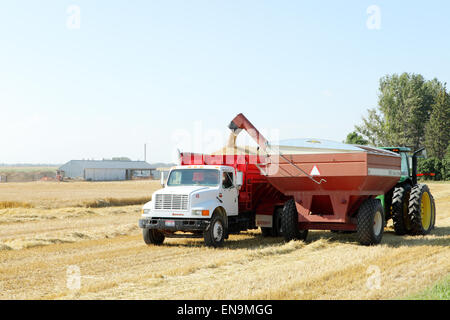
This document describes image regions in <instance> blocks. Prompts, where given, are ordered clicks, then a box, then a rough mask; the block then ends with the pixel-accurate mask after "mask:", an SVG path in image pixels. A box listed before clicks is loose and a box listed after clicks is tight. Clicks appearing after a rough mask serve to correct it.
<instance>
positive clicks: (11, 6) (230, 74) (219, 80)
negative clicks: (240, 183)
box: [0, 0, 450, 163]
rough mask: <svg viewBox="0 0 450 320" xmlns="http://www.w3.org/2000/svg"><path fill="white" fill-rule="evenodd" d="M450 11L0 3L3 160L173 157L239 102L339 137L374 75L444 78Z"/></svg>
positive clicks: (442, 6) (270, 125)
mask: <svg viewBox="0 0 450 320" xmlns="http://www.w3.org/2000/svg"><path fill="white" fill-rule="evenodd" d="M71 5H76V6H78V7H79V9H80V25H79V26H80V28H79V29H70V28H68V26H67V21H68V19H69V18H70V15H71V13H70V12H68V11H67V10H68V8H69V6H71ZM371 5H376V6H377V7H378V8H379V9H380V13H381V15H380V27H381V28H380V29H378V30H373V29H369V28H368V27H367V25H366V22H367V20H368V19H369V18H370V15H369V14H368V13H367V8H368V7H370V6H371ZM449 14H450V2H448V1H444V0H443V1H376V0H372V1H261V0H259V1H249V0H245V1H235V0H227V1H224V0H222V1H215V0H208V1H206V0H203V1H197V0H192V1H187V0H185V1H172V0H165V1H162V0H161V1H137V0H136V1H100V0H99V1H81V0H78V1H77V0H73V1H61V0H58V1H56V0H54V1H45V0H42V1H31V0H30V1H20V0H18V1H3V2H2V3H1V4H0V109H1V110H0V111H1V113H0V114H1V122H0V163H2V162H6V163H16V162H27V163H29V162H41V163H43V162H45V163H62V162H66V161H68V160H70V159H83V158H95V159H101V158H109V157H113V156H128V157H131V158H133V159H142V158H143V144H144V143H147V144H148V148H147V149H148V155H147V159H148V161H150V162H156V161H171V160H172V157H173V150H174V149H175V148H176V147H179V148H181V149H182V150H186V151H188V150H193V151H204V152H208V151H209V152H211V151H214V150H215V149H218V148H220V146H221V145H223V143H224V142H225V141H226V138H227V132H228V131H227V128H226V126H227V124H228V123H229V121H230V120H231V119H232V118H233V117H234V116H235V115H236V114H237V113H239V112H243V113H244V114H246V115H247V117H248V118H249V119H250V120H251V121H252V122H253V123H254V124H255V125H256V126H257V127H258V128H261V129H263V130H267V132H269V135H270V132H272V131H274V130H275V131H276V132H277V133H276V134H275V135H274V136H276V137H279V138H281V139H283V138H299V137H316V138H323V139H331V140H337V141H341V140H343V139H344V138H345V136H346V135H347V133H348V132H350V131H352V130H353V128H354V125H355V124H358V123H359V122H360V119H361V117H362V116H363V115H365V112H366V110H367V108H370V107H374V106H376V104H377V90H378V81H379V79H380V77H382V76H384V75H386V74H392V73H401V72H405V71H406V72H415V73H421V74H423V75H424V76H425V77H426V78H428V79H431V78H434V77H437V78H438V79H439V80H441V81H443V82H450V63H449V58H450V41H448V34H449V33H450V19H448V16H449ZM199 128H200V129H199ZM195 132H197V133H198V134H197V136H200V137H201V138H202V139H206V140H207V141H206V140H202V141H203V142H204V143H203V144H202V143H197V142H192V140H193V139H194V138H193V136H196V134H195ZM181 133H185V135H189V134H191V136H190V137H189V138H186V139H184V140H180V139H178V140H177V138H176V137H178V136H180V134H181ZM205 137H206V138H205ZM188 140H191V143H189V141H188ZM186 141H187V142H186ZM205 141H206V142H205Z"/></svg>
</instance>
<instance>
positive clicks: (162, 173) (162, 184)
mask: <svg viewBox="0 0 450 320" xmlns="http://www.w3.org/2000/svg"><path fill="white" fill-rule="evenodd" d="M164 182H165V181H164V171H161V187H163V188H164V187H165V183H164Z"/></svg>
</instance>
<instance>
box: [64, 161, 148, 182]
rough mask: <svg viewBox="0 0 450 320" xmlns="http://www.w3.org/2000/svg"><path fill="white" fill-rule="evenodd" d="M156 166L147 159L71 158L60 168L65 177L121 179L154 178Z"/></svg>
mask: <svg viewBox="0 0 450 320" xmlns="http://www.w3.org/2000/svg"><path fill="white" fill-rule="evenodd" d="M155 169H156V168H155V167H153V166H151V165H150V164H148V163H147V162H145V161H115V160H71V161H69V162H67V163H66V164H64V165H62V166H61V167H59V169H58V174H59V175H61V176H62V177H63V178H70V179H84V180H87V181H120V180H131V179H133V178H137V179H142V178H152V177H153V171H154V170H155Z"/></svg>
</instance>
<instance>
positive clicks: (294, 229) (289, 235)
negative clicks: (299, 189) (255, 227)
mask: <svg viewBox="0 0 450 320" xmlns="http://www.w3.org/2000/svg"><path fill="white" fill-rule="evenodd" d="M281 228H282V230H283V237H284V239H285V240H286V241H290V240H294V239H297V240H306V237H307V236H308V230H300V229H299V228H298V212H297V208H296V206H295V201H294V200H293V199H291V200H288V201H286V203H285V204H284V207H283V214H282V215H281Z"/></svg>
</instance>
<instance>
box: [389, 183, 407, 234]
mask: <svg viewBox="0 0 450 320" xmlns="http://www.w3.org/2000/svg"><path fill="white" fill-rule="evenodd" d="M410 193H411V185H409V184H404V185H401V186H399V187H397V188H395V190H394V195H393V196H392V221H393V222H394V231H395V234H397V235H399V236H402V235H405V234H407V233H408V232H409V231H410V230H411V223H410V221H409V216H408V203H409V195H410Z"/></svg>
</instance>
